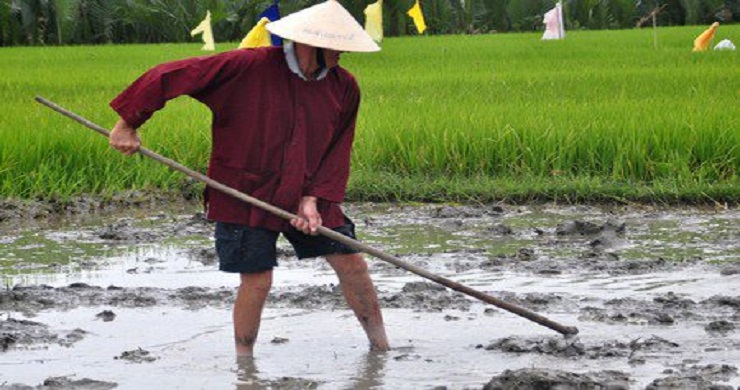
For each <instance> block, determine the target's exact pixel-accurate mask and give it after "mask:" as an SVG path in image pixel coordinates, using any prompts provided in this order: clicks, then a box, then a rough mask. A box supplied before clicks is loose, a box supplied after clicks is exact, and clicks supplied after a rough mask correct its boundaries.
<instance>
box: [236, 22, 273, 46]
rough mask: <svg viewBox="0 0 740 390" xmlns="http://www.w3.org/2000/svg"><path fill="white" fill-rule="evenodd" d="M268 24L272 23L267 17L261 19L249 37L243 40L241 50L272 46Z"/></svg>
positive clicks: (250, 31)
mask: <svg viewBox="0 0 740 390" xmlns="http://www.w3.org/2000/svg"><path fill="white" fill-rule="evenodd" d="M267 23H270V19H267V18H265V17H263V18H262V19H260V21H259V22H257V24H255V25H254V27H252V29H251V30H249V32H248V33H247V36H245V37H244V39H242V43H240V44H239V49H244V48H249V47H264V46H272V39H271V37H270V32H269V31H267V28H265V26H266V25H267Z"/></svg>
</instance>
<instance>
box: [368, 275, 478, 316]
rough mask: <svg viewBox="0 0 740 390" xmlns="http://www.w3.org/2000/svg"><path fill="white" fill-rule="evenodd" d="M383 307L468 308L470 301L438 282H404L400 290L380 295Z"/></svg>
mask: <svg viewBox="0 0 740 390" xmlns="http://www.w3.org/2000/svg"><path fill="white" fill-rule="evenodd" d="M381 300H382V304H383V306H384V307H391V308H412V309H414V310H417V311H436V312H441V311H443V310H449V309H457V310H465V311H467V310H470V306H471V301H470V300H469V299H467V298H465V297H464V296H463V295H461V294H457V293H455V292H454V291H452V290H448V289H446V288H445V287H442V286H440V285H438V284H433V283H427V282H410V283H406V284H405V285H404V286H403V288H402V289H401V291H400V292H398V293H395V294H393V295H391V296H383V297H381Z"/></svg>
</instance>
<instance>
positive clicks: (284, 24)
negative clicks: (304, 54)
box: [267, 0, 380, 52]
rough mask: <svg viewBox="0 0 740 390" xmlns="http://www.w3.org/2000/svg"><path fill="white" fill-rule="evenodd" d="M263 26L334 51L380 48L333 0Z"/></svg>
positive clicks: (297, 40) (311, 44) (376, 49)
mask: <svg viewBox="0 0 740 390" xmlns="http://www.w3.org/2000/svg"><path fill="white" fill-rule="evenodd" d="M267 30H268V31H270V32H271V33H273V34H275V35H277V36H280V37H283V38H285V39H290V40H292V41H295V42H299V43H303V44H306V45H310V46H313V47H321V48H325V49H332V50H337V51H356V52H371V51H380V46H378V44H377V43H375V41H373V39H372V38H371V37H370V35H368V33H367V32H365V30H364V29H363V28H362V26H360V24H359V23H357V21H356V20H355V18H354V17H352V15H351V14H350V13H349V12H348V11H347V10H346V9H344V7H342V5H341V4H339V2H338V1H336V0H328V1H326V2H323V3H320V4H317V5H314V6H313V7H309V8H306V9H304V10H301V11H298V12H295V13H292V14H290V15H288V16H286V17H284V18H282V19H279V20H276V21H274V22H270V23H268V24H267Z"/></svg>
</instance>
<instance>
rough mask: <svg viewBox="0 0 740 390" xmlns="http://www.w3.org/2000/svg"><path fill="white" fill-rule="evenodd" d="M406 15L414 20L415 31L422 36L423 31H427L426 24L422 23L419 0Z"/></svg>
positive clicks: (422, 17)
mask: <svg viewBox="0 0 740 390" xmlns="http://www.w3.org/2000/svg"><path fill="white" fill-rule="evenodd" d="M407 14H408V15H409V16H411V18H412V19H414V25H416V31H418V32H419V34H423V33H424V31H425V30H426V29H427V24H426V23H424V14H423V13H421V5H419V0H416V4H414V6H413V7H411V9H410V10H409V11H408V12H407Z"/></svg>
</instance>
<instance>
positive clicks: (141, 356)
mask: <svg viewBox="0 0 740 390" xmlns="http://www.w3.org/2000/svg"><path fill="white" fill-rule="evenodd" d="M114 359H116V360H126V361H128V362H131V363H151V362H153V361H155V360H157V359H159V358H158V357H156V356H153V355H152V353H151V352H149V351H147V350H145V349H141V348H137V349H133V350H131V351H123V352H122V353H121V355H120V356H116V357H115V358H114Z"/></svg>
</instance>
